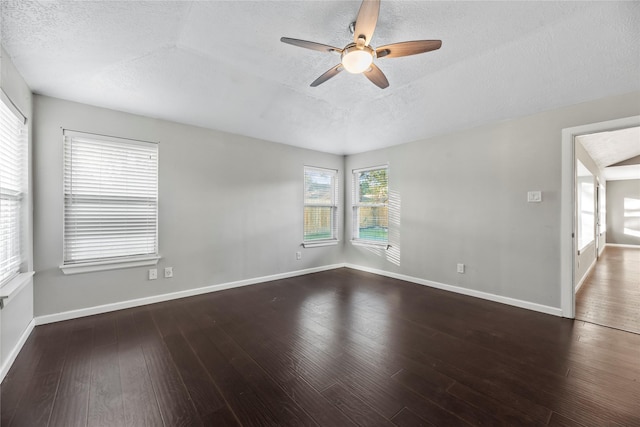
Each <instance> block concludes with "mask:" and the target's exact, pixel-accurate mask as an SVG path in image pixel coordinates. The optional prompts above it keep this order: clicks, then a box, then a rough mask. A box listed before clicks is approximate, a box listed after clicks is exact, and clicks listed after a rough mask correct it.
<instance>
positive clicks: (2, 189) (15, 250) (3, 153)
mask: <svg viewBox="0 0 640 427" xmlns="http://www.w3.org/2000/svg"><path fill="white" fill-rule="evenodd" d="M26 161H27V127H26V126H25V122H24V118H19V117H16V115H15V114H14V113H13V112H12V111H11V110H10V109H9V107H7V105H6V104H5V103H4V101H0V286H1V285H3V284H4V283H7V282H8V281H9V280H10V279H11V278H13V277H14V276H15V275H16V274H18V273H19V272H20V267H21V264H22V263H23V261H24V257H25V253H24V251H23V250H22V247H23V241H22V240H23V237H24V234H23V231H24V230H23V227H24V225H25V224H23V220H22V219H23V216H24V209H25V201H26V197H25V192H26V184H27V179H26V172H27V164H26Z"/></svg>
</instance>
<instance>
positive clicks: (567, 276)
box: [560, 116, 640, 319]
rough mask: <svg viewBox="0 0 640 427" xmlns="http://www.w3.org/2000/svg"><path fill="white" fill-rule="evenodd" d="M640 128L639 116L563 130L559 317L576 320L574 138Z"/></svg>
mask: <svg viewBox="0 0 640 427" xmlns="http://www.w3.org/2000/svg"><path fill="white" fill-rule="evenodd" d="M635 126H640V116H631V117H625V118H622V119H616V120H608V121H605V122H598V123H590V124H586V125H582V126H575V127H570V128H566V129H562V142H561V144H562V145H561V152H562V158H561V162H562V165H561V178H562V180H561V187H560V309H561V310H562V317H568V318H570V319H573V318H575V309H576V303H575V291H574V283H573V279H574V277H573V276H574V271H573V270H574V263H575V259H574V258H575V237H574V236H575V235H576V234H575V233H576V229H575V226H576V220H575V208H576V207H575V204H576V197H575V159H576V153H575V143H574V141H575V137H576V136H580V135H587V134H590V133H598V132H607V131H614V130H620V129H625V128H630V127H635Z"/></svg>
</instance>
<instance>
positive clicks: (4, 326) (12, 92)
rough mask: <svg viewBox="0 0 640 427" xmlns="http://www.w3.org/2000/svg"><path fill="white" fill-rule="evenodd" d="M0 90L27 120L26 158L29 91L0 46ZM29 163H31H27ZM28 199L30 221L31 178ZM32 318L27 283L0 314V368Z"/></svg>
mask: <svg viewBox="0 0 640 427" xmlns="http://www.w3.org/2000/svg"><path fill="white" fill-rule="evenodd" d="M0 87H2V90H3V91H4V92H5V93H6V94H7V96H8V97H9V98H10V99H11V101H12V102H13V103H14V104H15V105H16V107H18V109H19V110H20V111H21V112H22V114H24V115H25V116H26V117H27V127H28V130H29V156H30V155H31V141H32V135H33V132H32V118H33V114H32V96H31V90H30V89H29V87H28V86H27V84H26V83H25V81H24V79H23V78H22V76H20V74H19V73H18V71H17V70H16V68H15V67H14V65H13V62H11V59H10V58H9V56H8V55H7V53H6V52H5V50H4V48H2V47H0ZM29 161H31V160H29ZM29 187H30V189H29V200H28V202H27V204H28V209H27V211H28V213H27V215H28V221H29V222H31V197H30V195H31V194H32V192H31V187H32V186H31V179H30V180H29ZM30 228H31V227H27V230H25V231H26V233H27V236H26V239H25V240H26V241H27V242H26V243H27V265H26V266H24V270H25V271H32V270H33V261H32V260H33V257H32V241H31V233H30ZM32 319H33V281H32V280H30V281H29V283H28V284H27V285H26V286H25V287H24V288H23V289H22V290H21V291H20V292H19V293H18V294H17V295H15V296H13V297H12V300H11V302H10V303H9V304H7V305H6V307H5V308H4V309H3V310H2V311H0V329H1V335H0V366H5V363H6V362H7V359H8V357H9V355H10V354H11V352H13V351H14V350H15V349H16V345H17V344H18V341H19V340H20V337H21V336H22V335H23V333H24V332H25V330H26V329H27V326H28V325H29V322H31V320H32Z"/></svg>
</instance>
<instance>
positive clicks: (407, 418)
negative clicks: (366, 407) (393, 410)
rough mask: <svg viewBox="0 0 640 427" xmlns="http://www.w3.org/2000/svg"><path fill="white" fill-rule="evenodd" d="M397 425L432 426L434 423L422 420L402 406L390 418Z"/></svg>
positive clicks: (406, 426)
mask: <svg viewBox="0 0 640 427" xmlns="http://www.w3.org/2000/svg"><path fill="white" fill-rule="evenodd" d="M391 421H393V423H394V424H395V425H397V426H398V427H433V426H434V424H431V423H430V422H428V421H426V420H423V419H422V418H420V417H419V416H417V415H416V414H414V413H413V412H411V410H409V409H408V408H402V410H401V411H400V412H398V413H397V414H396V415H395V416H394V417H393V418H392V419H391Z"/></svg>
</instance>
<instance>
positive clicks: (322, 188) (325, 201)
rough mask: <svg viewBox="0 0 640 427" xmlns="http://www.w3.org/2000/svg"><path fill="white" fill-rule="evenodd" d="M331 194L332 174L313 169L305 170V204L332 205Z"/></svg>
mask: <svg viewBox="0 0 640 427" xmlns="http://www.w3.org/2000/svg"><path fill="white" fill-rule="evenodd" d="M333 194H334V191H333V174H331V173H327V172H323V171H318V170H313V169H307V170H306V171H305V174H304V203H305V205H312V204H315V205H332V204H333Z"/></svg>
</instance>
